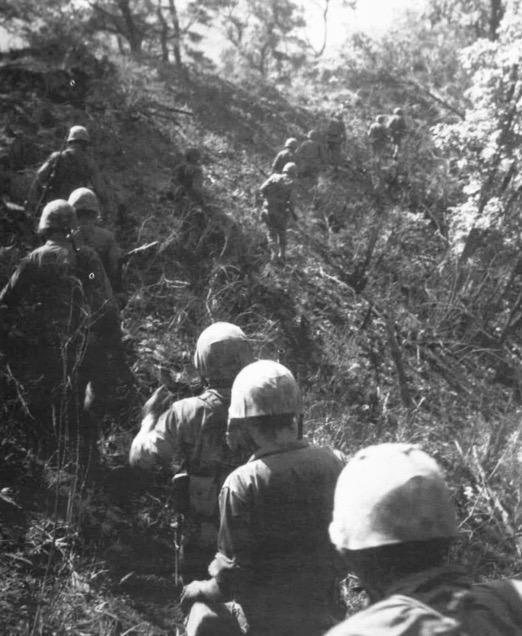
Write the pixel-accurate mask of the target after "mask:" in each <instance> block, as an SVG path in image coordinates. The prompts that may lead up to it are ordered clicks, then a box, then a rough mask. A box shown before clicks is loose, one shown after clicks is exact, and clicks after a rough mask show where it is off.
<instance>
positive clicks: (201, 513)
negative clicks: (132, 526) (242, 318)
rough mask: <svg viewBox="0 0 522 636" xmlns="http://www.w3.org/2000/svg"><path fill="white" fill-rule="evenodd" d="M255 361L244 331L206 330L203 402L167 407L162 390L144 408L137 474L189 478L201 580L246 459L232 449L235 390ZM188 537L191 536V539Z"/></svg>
mask: <svg viewBox="0 0 522 636" xmlns="http://www.w3.org/2000/svg"><path fill="white" fill-rule="evenodd" d="M251 361H252V350H251V347H250V344H249V342H248V339H247V337H246V336H245V334H244V333H243V331H242V330H241V329H240V328H239V327H236V326H235V325H232V324H230V323H227V322H216V323H214V324H213V325H211V326H210V327H208V328H207V329H205V330H204V331H203V332H202V333H201V335H200V337H199V338H198V342H197V345H196V353H195V355H194V365H195V367H196V368H197V370H198V371H199V373H200V375H201V376H202V378H203V379H204V380H205V382H206V384H207V388H206V390H205V391H204V392H203V393H202V394H201V395H199V396H197V397H190V398H185V399H183V400H178V401H177V402H174V403H173V404H171V405H168V404H166V403H165V402H166V401H168V399H169V395H170V394H169V393H168V391H167V390H166V389H165V388H164V387H161V388H160V389H158V390H157V391H156V392H155V393H154V394H153V395H152V397H151V398H150V399H149V401H148V402H147V403H146V404H145V407H144V411H143V414H144V417H143V420H142V423H141V430H140V432H139V433H138V434H137V435H136V437H135V438H134V441H133V442H132V446H131V449H130V455H129V461H130V464H131V465H132V466H134V467H136V468H143V469H150V468H152V467H154V466H155V465H162V464H163V465H166V466H169V465H170V466H174V467H175V469H177V470H178V471H185V472H186V473H188V476H189V499H190V501H189V509H188V511H182V512H188V516H189V523H190V528H189V529H188V532H187V533H186V536H185V546H184V553H185V565H184V569H185V573H187V572H192V573H193V574H194V573H195V574H196V575H199V576H201V575H202V574H203V573H204V569H202V570H201V569H200V571H199V572H198V567H199V568H205V567H206V565H207V564H208V562H209V560H210V558H211V556H212V555H213V554H214V551H215V545H216V535H217V527H218V515H217V498H218V492H219V489H220V488H221V486H222V484H223V481H224V480H225V477H226V476H227V475H228V474H229V473H230V472H231V471H232V470H233V469H234V468H236V466H239V465H240V464H241V463H242V460H243V459H244V457H243V455H242V454H241V453H233V452H232V451H231V450H230V449H229V448H228V447H227V445H226V442H225V433H226V425H227V415H228V407H229V404H230V387H231V386H232V382H233V380H234V378H235V377H236V375H237V373H238V372H239V371H240V370H241V369H242V368H243V367H244V366H245V365H247V364H249V363H250V362H251ZM187 535H188V536H187Z"/></svg>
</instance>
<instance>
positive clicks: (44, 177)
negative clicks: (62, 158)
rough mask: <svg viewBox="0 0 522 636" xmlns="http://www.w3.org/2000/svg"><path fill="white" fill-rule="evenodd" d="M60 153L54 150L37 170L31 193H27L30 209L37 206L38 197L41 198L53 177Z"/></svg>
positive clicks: (30, 189)
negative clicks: (46, 185)
mask: <svg viewBox="0 0 522 636" xmlns="http://www.w3.org/2000/svg"><path fill="white" fill-rule="evenodd" d="M59 154H60V153H59V152H53V153H52V154H51V155H50V156H49V157H48V158H47V160H46V161H45V162H44V163H43V164H42V165H41V166H40V168H38V170H37V171H36V175H35V177H34V179H33V182H32V183H31V187H30V188H29V193H28V195H27V208H28V210H29V211H32V210H34V208H35V207H36V205H37V203H38V199H39V198H40V193H41V192H42V190H43V188H44V186H45V184H46V183H47V182H48V181H49V179H50V177H51V173H52V171H53V170H54V167H55V165H56V161H57V159H58V156H59Z"/></svg>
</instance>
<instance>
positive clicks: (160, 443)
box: [129, 404, 179, 469]
mask: <svg viewBox="0 0 522 636" xmlns="http://www.w3.org/2000/svg"><path fill="white" fill-rule="evenodd" d="M145 419H146V418H144V420H143V421H142V427H141V430H140V432H139V433H138V434H137V435H136V437H135V438H134V440H133V441H132V445H131V448H130V452H129V463H130V465H131V466H133V467H134V468H143V469H151V468H154V467H155V466H171V465H172V463H173V462H174V463H175V462H176V458H177V450H178V447H179V442H178V421H177V412H176V406H175V404H174V405H172V406H171V407H170V409H169V410H168V411H165V412H164V413H163V414H162V415H160V417H159V418H158V420H157V422H156V423H155V425H154V426H153V427H152V428H150V427H149V426H147V422H146V421H145Z"/></svg>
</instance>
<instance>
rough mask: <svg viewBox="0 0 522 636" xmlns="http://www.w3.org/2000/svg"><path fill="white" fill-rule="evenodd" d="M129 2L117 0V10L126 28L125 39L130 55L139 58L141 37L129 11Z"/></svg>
mask: <svg viewBox="0 0 522 636" xmlns="http://www.w3.org/2000/svg"><path fill="white" fill-rule="evenodd" d="M129 5H130V0H118V8H119V10H120V12H121V15H122V16H123V20H124V22H125V27H126V31H127V33H126V39H127V41H128V43H129V46H130V50H131V55H132V56H133V57H140V56H141V46H142V44H143V35H142V34H141V33H140V31H139V29H138V28H137V26H136V22H135V20H134V16H133V15H132V11H131V9H130V6H129Z"/></svg>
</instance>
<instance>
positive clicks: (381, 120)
mask: <svg viewBox="0 0 522 636" xmlns="http://www.w3.org/2000/svg"><path fill="white" fill-rule="evenodd" d="M385 122H386V117H385V116H384V115H377V117H376V118H375V121H374V122H373V124H372V125H371V126H370V128H369V129H368V137H369V138H370V145H371V148H372V155H373V158H374V159H376V160H379V159H380V158H381V157H382V155H383V154H384V151H385V150H386V144H387V143H388V130H387V128H386V123H385Z"/></svg>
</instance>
